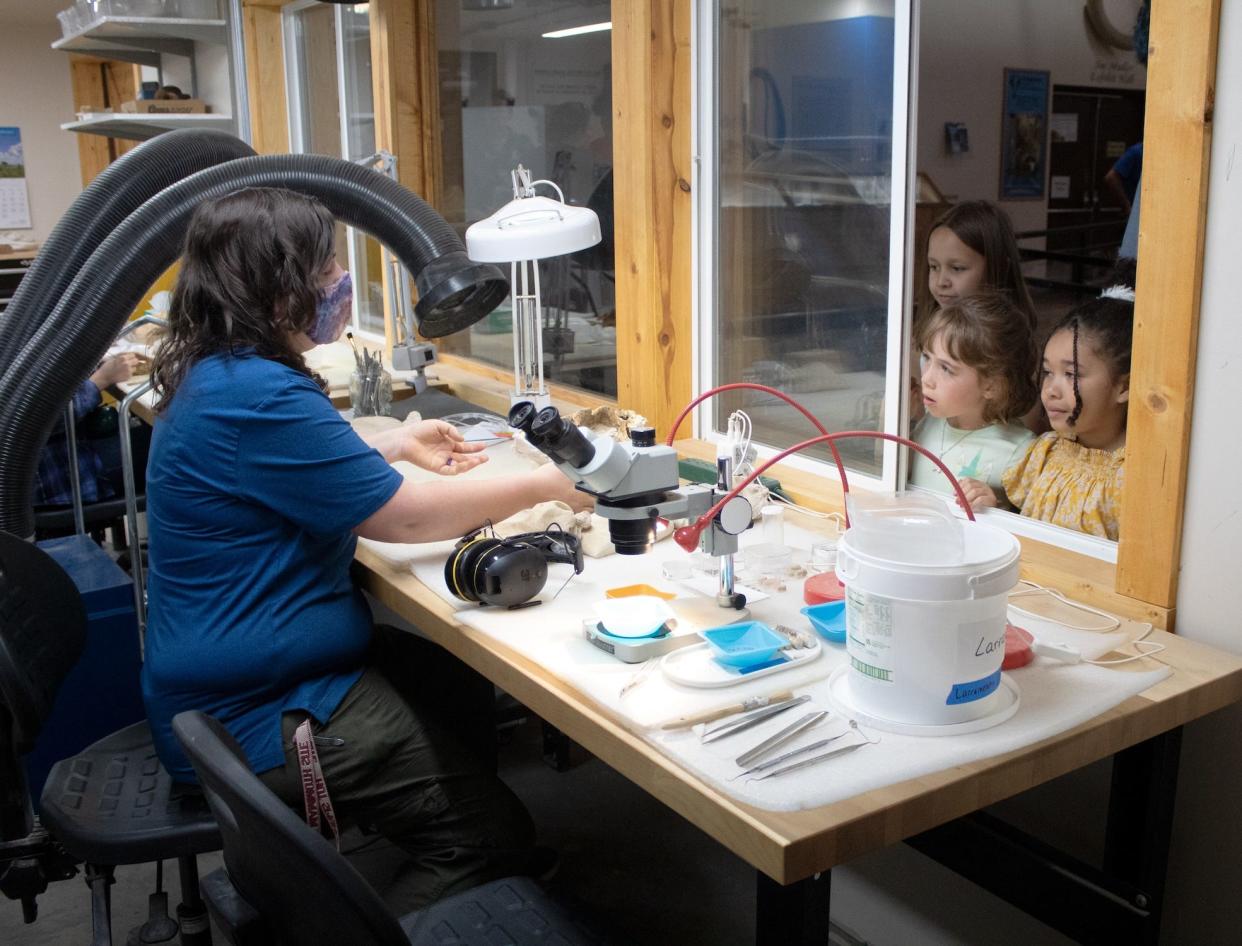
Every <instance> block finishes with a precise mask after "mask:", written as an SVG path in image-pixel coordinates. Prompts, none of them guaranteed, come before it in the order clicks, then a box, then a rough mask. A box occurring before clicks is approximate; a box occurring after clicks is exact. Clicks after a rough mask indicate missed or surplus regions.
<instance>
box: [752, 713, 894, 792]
mask: <svg viewBox="0 0 1242 946" xmlns="http://www.w3.org/2000/svg"><path fill="white" fill-rule="evenodd" d="M850 729H851V730H853V731H854V732H855V733H857V734H858V736H859V737H860V738H861V739H862V740H863V741H862V742H851V743H850V744H849V745H848V746H838V747H837V748H836V749H829V750H828V751H827V752H821V753H820V754H819V755H814V756H811V757H810V758H809V759H803V760H801V761H800V762H791V763H790V764H789V765H783V766H781V767H780V768H779V769H773V770H772V771H771V772H764V773H763V774H762V775H756V776H755V777H754V778H752V779H748V780H747V781H750V782H761V781H763V780H764V779H765V778H772V777H773V776H774V775H784V774H785V773H786V772H796V771H797V770H798V769H805V768H809V767H810V766H812V765H818V764H819V763H820V762H825V761H827V760H828V759H831V758H834V757H836V756H839V755H845V754H846V753H849V752H853V751H854V750H855V749H861V748H862V747H863V746H874V745H876V744H877V743H878V742H879V741H880V740H879V739H878V738H876V739H868V738H867V735H866V733H864V732H863V731H862V730H861V729H859V728H858V721H857V720H854V719H851V720H850ZM842 735H845V734H844V733H842ZM808 748H810V747H809V746H808ZM791 754H792V753H791ZM778 761H779V760H778V759H773V760H772V763H775V762H778Z"/></svg>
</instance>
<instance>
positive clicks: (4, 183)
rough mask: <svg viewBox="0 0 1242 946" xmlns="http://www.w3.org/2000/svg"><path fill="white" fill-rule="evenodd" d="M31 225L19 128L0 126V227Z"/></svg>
mask: <svg viewBox="0 0 1242 946" xmlns="http://www.w3.org/2000/svg"><path fill="white" fill-rule="evenodd" d="M30 225H31V224H30V197H29V195H28V194H27V192H26V159H25V158H24V157H23V156H22V130H21V129H20V128H14V127H13V126H11V125H0V230H23V229H28V228H29V227H30Z"/></svg>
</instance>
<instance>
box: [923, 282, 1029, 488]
mask: <svg viewBox="0 0 1242 946" xmlns="http://www.w3.org/2000/svg"><path fill="white" fill-rule="evenodd" d="M916 341H917V343H918V346H919V352H920V368H921V371H922V376H921V383H922V397H923V407H924V410H925V414H924V416H923V418H922V420H920V421H919V423H918V424H917V425H916V427H915V428H914V434H913V439H914V440H916V441H917V442H918V443H919V444H921V445H922V446H924V447H926V448H927V449H928V450H930V451H931V452H932V453H934V454H936V455H937V456H938V457H940V459H941V460H943V461H944V463H945V465H946V466H948V467H949V469H951V470H952V471H953V472H954V473H955V474H957V477H958V481H959V482H960V483H961V485H962V491H963V492H964V493H965V494H966V498H967V500H968V501H969V502H970V506H971V508H972V509H974V510H975V511H976V512H977V511H979V510H981V509H990V508H1001V509H1008V508H1011V506H1010V504H1009V501H1008V499H1007V498H1006V496H1005V491H1004V487H1003V486H1002V485H1001V476H1002V475H1003V474H1004V472H1005V470H1006V469H1007V468H1008V467H1009V466H1011V465H1012V464H1013V463H1016V462H1017V461H1018V460H1019V459H1021V457H1022V456H1023V455H1025V453H1026V450H1027V448H1028V447H1029V445H1030V443H1031V441H1033V440H1034V439H1035V435H1034V434H1033V433H1031V432H1030V431H1029V430H1027V429H1026V428H1025V427H1023V426H1022V425H1021V424H1020V423H1019V422H1018V418H1020V417H1022V415H1023V414H1025V413H1026V412H1027V411H1028V410H1029V409H1030V408H1031V406H1032V405H1033V404H1034V403H1035V401H1036V400H1037V398H1038V395H1039V392H1038V388H1037V387H1036V385H1035V372H1036V368H1037V366H1038V358H1039V354H1038V349H1037V348H1036V346H1035V338H1034V333H1033V332H1032V330H1031V323H1030V320H1029V319H1027V318H1026V316H1025V315H1023V314H1022V312H1021V311H1020V310H1019V309H1018V308H1017V307H1016V306H1014V305H1013V303H1012V302H1010V301H1009V299H1008V297H1007V296H1005V295H1004V294H1001V293H996V292H978V293H974V294H972V295H968V296H964V297H962V298H960V299H958V300H957V301H956V302H953V303H951V304H949V305H947V306H944V307H943V308H941V309H937V310H936V311H935V312H933V313H932V314H931V315H930V316H928V318H927V319H925V320H924V321H923V322H922V323H921V324H920V325H919V327H918V332H917V338H916ZM909 482H910V483H912V484H913V485H915V486H922V487H925V488H927V489H932V490H936V491H937V492H941V493H950V492H952V487H951V485H950V484H949V483H948V482H946V481H945V478H944V474H943V473H941V472H940V470H939V469H937V468H936V466H935V464H933V463H932V462H931V461H930V460H928V459H926V458H925V457H923V456H922V455H915V456H914V459H913V460H912V461H911V466H910V477H909Z"/></svg>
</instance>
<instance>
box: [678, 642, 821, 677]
mask: <svg viewBox="0 0 1242 946" xmlns="http://www.w3.org/2000/svg"><path fill="white" fill-rule="evenodd" d="M822 651H823V648H822V647H821V646H820V643H819V641H818V640H816V641H815V646H814V647H803V648H800V649H798V650H793V649H790V650H782V651H781V653H782V654H783V655H784V656H785V658H786V660H785V662H784V663H782V664H776V665H775V666H773V667H765V668H764V669H762V670H755V671H753V672H751V673H739V672H738V671H737V670H732V669H730V668H729V667H725V666H722V665H721V664H718V663H717V662H716V659H715V658H714V657H713V656H712V649H711V647H710V646H709V645H707V644H705V643H704V644H699V645H698V646H697V647H683V648H681V649H680V650H675V651H673V652H672V653H669V654H665V655H664V659H663V660H661V661H660V669H661V670H663V671H664V675H665V676H666V677H668V678H669V679H670V680H672V681H673V682H674V683H680V684H682V686H688V687H731V686H734V685H736V684H739V683H749V682H750V681H751V680H758V679H759V678H760V677H766V676H770V675H771V674H774V673H780V672H781V671H783V670H792V669H793V668H794V667H803V666H805V665H806V664H809V663H810V662H811V661H813V660H816V659H817V658H818V657H819V655H820V653H822Z"/></svg>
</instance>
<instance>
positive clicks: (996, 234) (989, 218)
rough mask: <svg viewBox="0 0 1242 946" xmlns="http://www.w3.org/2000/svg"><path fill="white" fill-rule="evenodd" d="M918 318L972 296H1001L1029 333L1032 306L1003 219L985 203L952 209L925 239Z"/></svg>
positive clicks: (966, 203)
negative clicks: (989, 293) (990, 293)
mask: <svg viewBox="0 0 1242 946" xmlns="http://www.w3.org/2000/svg"><path fill="white" fill-rule="evenodd" d="M926 250H927V256H926V262H925V263H924V267H925V272H924V273H923V277H924V278H923V293H922V298H921V300H920V303H919V318H920V320H922V319H926V318H927V317H928V316H930V315H931V314H932V313H933V312H935V311H936V310H937V309H940V308H942V307H944V306H946V305H948V304H949V303H951V302H956V301H958V300H959V299H961V298H963V297H964V296H967V295H969V294H970V293H972V292H976V291H978V290H981V289H984V290H992V291H995V292H1000V293H1003V294H1004V295H1005V296H1006V297H1007V298H1008V300H1009V302H1010V303H1011V304H1012V305H1013V306H1014V307H1015V308H1016V309H1017V311H1018V312H1020V313H1021V314H1022V316H1023V317H1025V319H1026V321H1027V323H1028V324H1029V326H1030V328H1031V331H1034V330H1035V306H1034V305H1033V304H1032V303H1031V294H1030V292H1029V291H1028V290H1027V288H1026V280H1025V279H1024V278H1023V277H1022V260H1021V256H1020V255H1019V253H1018V241H1017V239H1016V238H1015V237H1014V232H1013V225H1012V224H1011V223H1010V222H1009V216H1008V215H1007V214H1006V213H1005V211H1003V210H1001V209H1000V208H999V207H997V206H996V205H995V204H993V203H990V202H989V201H986V200H967V201H963V202H962V203H960V204H954V205H953V206H952V207H950V208H949V209H948V210H946V211H945V212H944V213H943V214H941V215H940V216H939V217H938V218H937V219H936V221H935V223H933V224H932V228H931V232H930V233H929V234H928V237H927V247H926Z"/></svg>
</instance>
